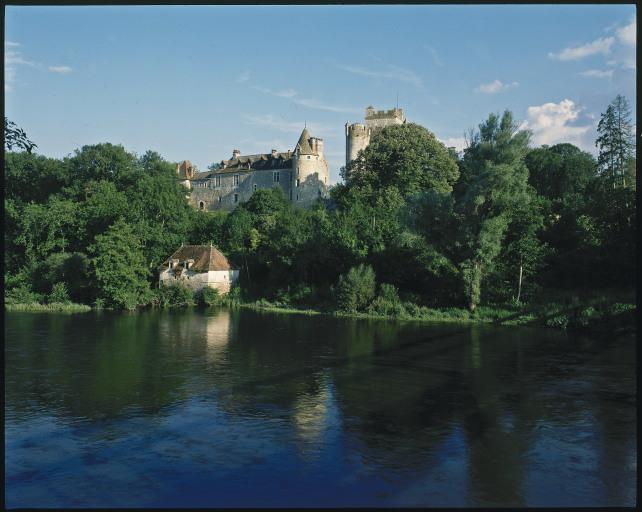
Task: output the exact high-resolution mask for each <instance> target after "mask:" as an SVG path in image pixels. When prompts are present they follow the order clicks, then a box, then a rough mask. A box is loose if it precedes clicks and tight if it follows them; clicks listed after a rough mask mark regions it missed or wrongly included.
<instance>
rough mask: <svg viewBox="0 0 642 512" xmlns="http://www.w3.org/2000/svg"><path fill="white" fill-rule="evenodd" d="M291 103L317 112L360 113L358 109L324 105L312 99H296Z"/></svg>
mask: <svg viewBox="0 0 642 512" xmlns="http://www.w3.org/2000/svg"><path fill="white" fill-rule="evenodd" d="M292 101H294V103H296V104H297V105H301V106H303V107H308V108H313V109H317V110H326V111H328V112H343V113H348V114H357V113H360V112H361V109H359V108H354V107H344V106H338V105H330V104H329V103H324V102H322V101H319V100H315V99H312V98H297V99H293V100H292Z"/></svg>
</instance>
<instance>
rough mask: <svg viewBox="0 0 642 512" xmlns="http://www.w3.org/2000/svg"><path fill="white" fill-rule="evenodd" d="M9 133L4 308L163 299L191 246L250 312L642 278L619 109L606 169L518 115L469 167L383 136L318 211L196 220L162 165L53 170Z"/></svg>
mask: <svg viewBox="0 0 642 512" xmlns="http://www.w3.org/2000/svg"><path fill="white" fill-rule="evenodd" d="M8 128H9V129H11V130H13V131H12V132H10V133H9V135H10V136H12V137H13V138H11V139H8V140H9V141H10V142H11V143H12V144H13V145H12V146H7V148H6V149H9V150H11V149H12V148H13V147H16V148H18V149H22V150H23V151H19V152H16V151H9V152H6V153H5V272H4V278H5V301H7V302H34V301H35V302H43V301H54V300H72V301H74V302H78V303H83V304H91V305H99V306H106V307H115V308H128V309H133V308H135V307H137V306H142V305H150V304H158V305H162V304H167V303H168V302H167V300H166V297H165V299H164V298H163V296H162V290H158V285H157V282H158V267H159V265H160V264H161V262H162V261H163V260H164V259H166V258H167V257H168V256H169V255H170V254H172V252H174V250H176V248H177V247H179V246H180V244H181V243H190V244H209V243H213V244H214V245H216V246H217V247H218V248H219V249H220V250H222V251H223V252H224V253H225V254H226V255H227V256H228V257H229V258H230V260H231V261H232V262H234V264H235V266H236V267H238V268H240V269H241V279H240V290H241V291H240V293H241V295H242V298H243V300H248V301H249V300H257V299H265V300H267V301H276V302H278V303H281V304H288V305H292V306H306V307H315V308H318V309H325V310H344V311H352V312H357V311H371V312H375V313H380V314H390V313H391V312H392V313H394V312H395V310H398V309H399V308H400V307H406V309H408V308H410V307H449V306H452V307H466V308H468V309H469V310H470V311H475V309H476V308H477V306H479V305H480V304H488V303H506V302H510V301H512V302H513V303H523V302H528V301H529V300H531V299H532V298H533V297H535V296H536V295H538V294H542V293H544V294H545V293H548V292H549V291H550V290H559V289H566V290H572V289H580V288H591V287H592V288H602V287H629V288H630V287H632V284H633V283H634V282H635V236H634V235H635V229H636V217H635V215H636V210H635V186H636V184H635V169H636V162H635V158H634V142H633V135H632V123H631V112H630V108H629V106H628V103H627V101H626V99H625V98H624V97H622V96H618V97H617V98H616V99H615V100H614V101H613V102H612V103H611V104H610V105H609V106H608V108H607V110H606V112H605V113H604V114H602V116H601V120H600V123H599V125H598V135H599V136H598V139H597V140H596V146H597V148H598V152H599V156H598V158H597V159H596V158H594V157H593V156H592V155H591V154H590V153H588V152H585V151H582V150H580V149H579V148H577V147H576V146H574V145H572V144H566V143H563V144H556V145H553V146H542V147H537V148H532V147H531V143H530V133H529V132H528V131H527V130H519V129H518V126H517V123H516V122H515V121H514V119H513V115H512V114H511V112H509V111H505V112H504V113H503V114H501V115H499V114H490V115H489V116H488V118H487V119H485V120H484V121H483V122H482V123H481V124H479V126H478V128H477V129H476V130H473V131H471V133H470V135H469V136H468V138H467V147H466V148H465V149H464V151H463V153H462V154H457V153H455V152H453V151H451V150H449V149H447V148H446V147H445V146H444V145H443V144H442V143H441V142H439V141H438V140H437V138H436V137H435V135H434V134H433V133H431V132H430V131H428V130H427V129H425V128H424V127H422V126H419V125H417V124H413V123H408V124H405V125H399V126H390V127H387V128H385V129H383V130H382V131H381V132H379V133H377V134H376V135H374V136H373V138H372V141H371V143H370V145H369V146H368V147H367V148H366V149H365V150H363V151H361V152H360V153H359V155H358V157H357V159H356V160H354V161H352V162H351V163H350V164H349V165H347V166H346V167H345V168H342V170H341V175H342V178H343V182H342V183H341V184H339V185H336V186H335V187H333V188H332V190H331V197H330V198H329V199H327V200H319V201H318V202H317V204H316V205H315V206H314V207H312V208H310V209H307V210H304V209H301V208H298V207H296V206H294V205H293V204H292V203H291V202H290V201H288V199H287V198H286V197H285V195H284V194H283V193H282V191H281V190H280V189H278V188H275V189H271V190H259V191H257V192H255V193H254V195H253V196H252V197H251V199H250V200H249V201H247V202H246V203H243V204H241V205H239V206H238V207H237V208H236V209H235V210H234V211H232V212H231V213H225V212H203V211H198V210H195V209H193V208H192V207H190V206H189V204H188V200H187V198H186V195H187V194H188V191H187V190H186V189H185V188H184V187H182V186H181V185H180V184H179V183H178V181H177V180H176V176H175V166H174V164H171V163H169V162H167V161H165V160H164V159H163V158H162V157H161V156H160V155H159V154H158V153H155V152H151V151H149V152H147V153H145V154H144V155H143V156H137V155H134V154H132V153H130V152H127V151H126V150H125V149H124V148H123V147H122V146H116V145H112V144H109V143H105V144H97V145H92V146H84V147H83V148H81V149H79V150H76V151H75V153H74V154H73V155H70V156H68V157H65V158H63V159H53V158H47V157H45V156H42V155H38V154H33V153H32V152H31V150H32V149H33V148H34V147H36V146H35V144H33V143H32V142H31V141H29V140H28V138H27V136H26V134H25V133H24V132H23V131H22V130H18V129H17V128H16V127H15V125H13V124H12V123H11V124H9V122H8V121H7V120H6V119H5V140H7V136H8V132H7V129H8ZM6 145H7V143H6ZM403 304H405V306H403Z"/></svg>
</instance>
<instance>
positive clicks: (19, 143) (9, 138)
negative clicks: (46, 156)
mask: <svg viewBox="0 0 642 512" xmlns="http://www.w3.org/2000/svg"><path fill="white" fill-rule="evenodd" d="M4 146H5V148H6V149H8V150H9V151H11V150H12V149H13V148H14V147H15V148H19V149H22V150H23V151H26V152H27V153H31V151H32V150H33V148H37V147H38V145H37V144H36V143H35V142H32V141H30V140H29V138H28V137H27V134H26V132H25V131H24V130H23V129H22V128H18V127H17V126H16V123H14V122H13V121H9V120H8V119H7V118H6V117H5V118H4Z"/></svg>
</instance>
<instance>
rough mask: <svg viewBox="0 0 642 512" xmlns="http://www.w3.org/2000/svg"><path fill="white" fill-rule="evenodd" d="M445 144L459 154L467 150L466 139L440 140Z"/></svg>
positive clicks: (450, 138)
mask: <svg viewBox="0 0 642 512" xmlns="http://www.w3.org/2000/svg"><path fill="white" fill-rule="evenodd" d="M439 140H440V141H441V142H443V143H444V146H446V147H447V148H455V150H456V151H457V152H460V151H463V150H464V149H465V148H466V138H465V137H449V138H447V139H439Z"/></svg>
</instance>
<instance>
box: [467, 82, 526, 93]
mask: <svg viewBox="0 0 642 512" xmlns="http://www.w3.org/2000/svg"><path fill="white" fill-rule="evenodd" d="M518 85H519V83H518V82H511V83H509V84H504V83H502V82H501V80H493V81H492V82H490V83H488V84H480V85H479V86H478V87H477V88H475V91H476V92H481V93H484V94H496V93H498V92H502V91H506V90H508V89H512V88H513V87H517V86H518Z"/></svg>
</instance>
